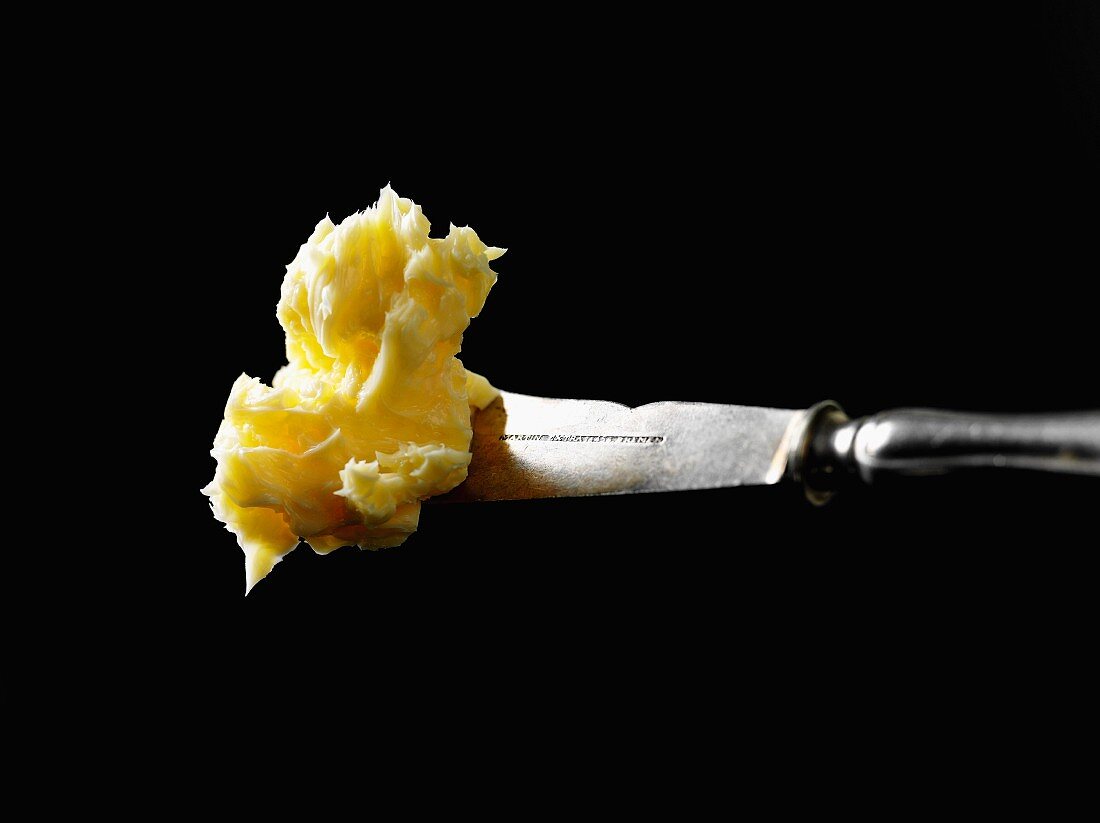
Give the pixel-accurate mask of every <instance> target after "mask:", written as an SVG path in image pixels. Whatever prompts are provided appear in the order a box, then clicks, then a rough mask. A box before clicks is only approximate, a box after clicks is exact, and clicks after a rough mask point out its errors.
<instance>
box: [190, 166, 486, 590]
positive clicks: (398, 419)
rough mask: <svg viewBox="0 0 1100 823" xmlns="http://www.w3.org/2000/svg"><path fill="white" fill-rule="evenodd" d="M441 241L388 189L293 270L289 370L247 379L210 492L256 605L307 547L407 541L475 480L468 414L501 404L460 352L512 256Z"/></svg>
mask: <svg viewBox="0 0 1100 823" xmlns="http://www.w3.org/2000/svg"><path fill="white" fill-rule="evenodd" d="M429 229H430V224H429V223H428V220H427V218H425V217H424V214H423V212H422V210H421V208H420V207H419V206H417V205H416V204H415V203H413V202H412V201H411V200H409V199H407V198H403V197H398V196H397V194H395V193H394V191H393V190H392V189H390V187H389V186H387V187H386V188H384V189H383V190H382V192H381V194H380V195H379V198H378V202H377V203H376V204H375V205H374V207H373V208H368V209H366V210H365V211H362V212H359V213H358V214H353V215H351V216H350V217H348V218H347V219H346V220H344V221H343V222H342V223H340V224H339V225H334V224H333V223H332V221H330V220H329V219H328V218H327V217H326V218H325V219H324V220H322V221H321V222H320V223H318V224H317V228H316V229H314V232H313V234H312V236H311V237H310V238H309V240H307V241H306V243H305V244H304V245H303V246H302V247H301V249H299V251H298V255H297V257H295V258H294V261H293V262H292V263H291V264H290V265H289V266H287V270H286V276H285V277H284V278H283V284H282V295H281V298H280V300H279V305H278V309H277V316H278V319H279V323H280V324H281V325H282V327H283V331H284V332H285V334H286V356H287V365H286V366H284V367H283V368H281V369H280V370H279V371H278V372H277V373H276V375H275V378H274V380H273V381H272V383H271V385H270V386H268V385H265V384H264V383H262V382H261V381H260V380H258V379H257V378H255V377H249V376H248V375H246V374H242V375H241V376H240V377H238V378H237V380H236V382H235V383H234V384H233V387H232V388H231V389H230V392H229V400H228V402H227V403H226V406H225V416H224V419H223V420H222V423H221V427H220V428H219V429H218V433H217V436H216V437H215V439H214V448H213V450H212V451H211V454H212V455H213V456H214V458H215V459H216V460H217V462H218V467H217V470H216V472H215V475H214V479H213V480H212V481H211V482H210V483H209V484H208V485H207V486H206V488H204V489H203V490H202V492H203V494H205V495H207V496H208V497H209V498H210V505H211V508H212V509H213V511H214V516H215V517H216V518H217V519H218V520H220V521H221V522H223V523H225V525H226V528H228V529H229V530H230V531H231V532H233V533H234V534H235V535H236V537H237V543H238V544H239V545H240V547H241V548H242V549H243V550H244V555H245V578H246V589H245V590H246V592H247V591H250V590H251V589H252V587H253V586H254V585H255V584H256V582H257V581H259V580H260V579H262V578H263V577H264V576H265V575H267V574H268V572H270V571H271V569H272V568H273V567H274V565H275V564H276V563H278V562H279V560H281V559H282V557H283V556H284V555H286V554H287V553H288V552H290V551H291V550H292V549H294V548H295V547H296V546H297V545H298V543H299V540H300V539H301V540H305V541H306V542H307V543H308V544H309V545H310V546H311V547H312V548H313V550H314V551H316V552H318V553H320V554H326V553H328V552H330V551H332V550H333V549H336V548H338V547H340V546H348V545H355V546H359V547H360V548H364V549H378V548H382V547H385V546H396V545H398V544H400V543H403V542H404V541H405V539H406V538H408V536H409V535H410V534H412V533H413V532H414V531H416V527H417V523H418V521H419V518H420V501H422V500H424V499H425V498H428V497H431V496H432V495H436V494H442V493H444V492H447V491H449V490H450V489H452V488H454V487H455V486H457V485H458V484H459V483H461V482H462V481H463V480H464V479H465V478H466V469H467V466H469V464H470V437H471V429H470V413H471V412H470V408H471V406H474V407H477V408H484V407H485V406H486V405H488V404H489V403H490V402H492V400H493V399H494V398H495V397H496V396H497V392H496V390H495V389H494V388H493V387H492V386H491V385H490V384H489V382H488V381H487V380H486V379H485V378H483V377H480V376H479V375H476V374H472V373H470V372H467V371H466V370H465V369H464V368H463V366H462V363H461V362H459V360H458V359H457V358H456V357H455V355H456V354H457V353H458V351H459V349H460V348H461V345H462V333H463V332H464V331H465V330H466V327H467V326H469V324H470V318H471V317H476V316H477V314H478V313H479V312H480V311H481V309H482V306H484V304H485V298H486V296H487V295H488V293H489V289H490V288H491V287H492V285H493V283H494V282H496V273H495V272H493V270H492V269H490V268H489V263H490V261H492V260H495V259H496V258H497V257H499V256H500V255H501V254H503V253H504V250H503V249H498V248H494V247H492V246H486V245H485V244H484V243H482V242H481V241H480V240H479V239H478V236H477V234H475V233H474V231H473V230H472V229H470V228H468V227H467V228H457V227H455V226H451V229H450V232H449V233H448V234H447V236H446V237H445V238H442V239H435V238H429V237H428V231H429Z"/></svg>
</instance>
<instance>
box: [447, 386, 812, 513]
mask: <svg viewBox="0 0 1100 823" xmlns="http://www.w3.org/2000/svg"><path fill="white" fill-rule="evenodd" d="M802 414H803V413H802V412H800V411H796V410H791V409H769V408H756V407H752V406H728V405H721V404H716V403H675V402H660V403H651V404H649V405H646V406H639V407H638V408H630V407H629V406H624V405H622V404H620V403H612V402H609V401H605V400H563V399H558V398H550V397H533V396H530V395H524V394H515V393H513V392H501V396H500V397H499V398H497V400H495V401H494V402H493V403H492V404H490V405H489V406H488V407H486V408H485V409H483V410H482V411H479V412H477V413H476V414H475V415H474V419H473V432H474V433H473V441H472V443H471V446H470V449H471V451H472V452H473V459H472V461H471V463H470V469H469V475H468V476H467V478H466V480H465V481H464V482H463V483H462V484H461V485H460V486H458V487H457V488H456V489H454V490H453V491H451V492H450V493H448V494H446V495H442V496H441V497H437V498H432V500H438V501H440V502H448V501H453V502H461V501H480V500H523V499H531V498H539V497H580V496H587V495H599V494H626V493H631V492H660V491H679V490H686V489H711V488H721V487H725V486H745V485H761V484H771V483H775V482H777V481H778V480H779V479H780V478H781V477H782V476H783V472H784V469H785V466H786V463H787V449H788V445H787V444H788V432H789V431H790V430H791V429H792V427H793V426H794V424H795V423H797V421H798V420H799V419H800V418H801V415H802Z"/></svg>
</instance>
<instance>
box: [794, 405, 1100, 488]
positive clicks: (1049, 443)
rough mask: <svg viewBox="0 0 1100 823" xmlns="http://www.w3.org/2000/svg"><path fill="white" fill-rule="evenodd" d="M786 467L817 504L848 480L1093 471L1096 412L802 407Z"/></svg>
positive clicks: (1098, 471) (1098, 448) (1098, 426)
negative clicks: (855, 415) (867, 412)
mask: <svg viewBox="0 0 1100 823" xmlns="http://www.w3.org/2000/svg"><path fill="white" fill-rule="evenodd" d="M791 442H792V443H793V444H795V445H794V447H793V448H792V450H791V453H790V458H789V463H788V468H789V472H790V474H791V476H792V477H793V478H794V479H795V480H796V481H798V482H801V483H802V484H803V487H804V488H805V490H806V495H807V497H809V498H810V500H812V501H813V502H815V503H824V502H825V501H826V500H828V498H829V497H830V496H831V495H832V493H833V492H835V491H836V490H838V489H839V488H841V487H843V486H844V485H845V484H846V483H850V482H853V481H854V480H862V481H863V482H866V483H874V482H875V481H876V480H879V479H881V478H883V477H886V476H890V475H928V474H943V473H946V472H949V471H954V470H956V469H969V468H1014V469H1034V470H1040V471H1048V472H1061V473H1068V474H1084V475H1094V476H1100V410H1098V411H1084V412H1068V413H1059V414H1022V415H994V414H972V413H970V412H947V411H938V410H933V409H895V410H893V411H885V412H880V413H878V414H873V415H871V416H869V417H862V418H859V419H857V420H849V419H848V416H847V415H846V414H844V411H843V410H842V409H841V408H840V406H838V405H837V404H836V403H834V402H832V401H825V402H824V403H819V404H817V405H816V406H814V407H813V408H811V409H810V410H808V411H807V412H806V414H805V416H804V417H803V418H802V420H801V421H800V422H799V424H798V427H797V430H796V431H795V432H792V440H791Z"/></svg>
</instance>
